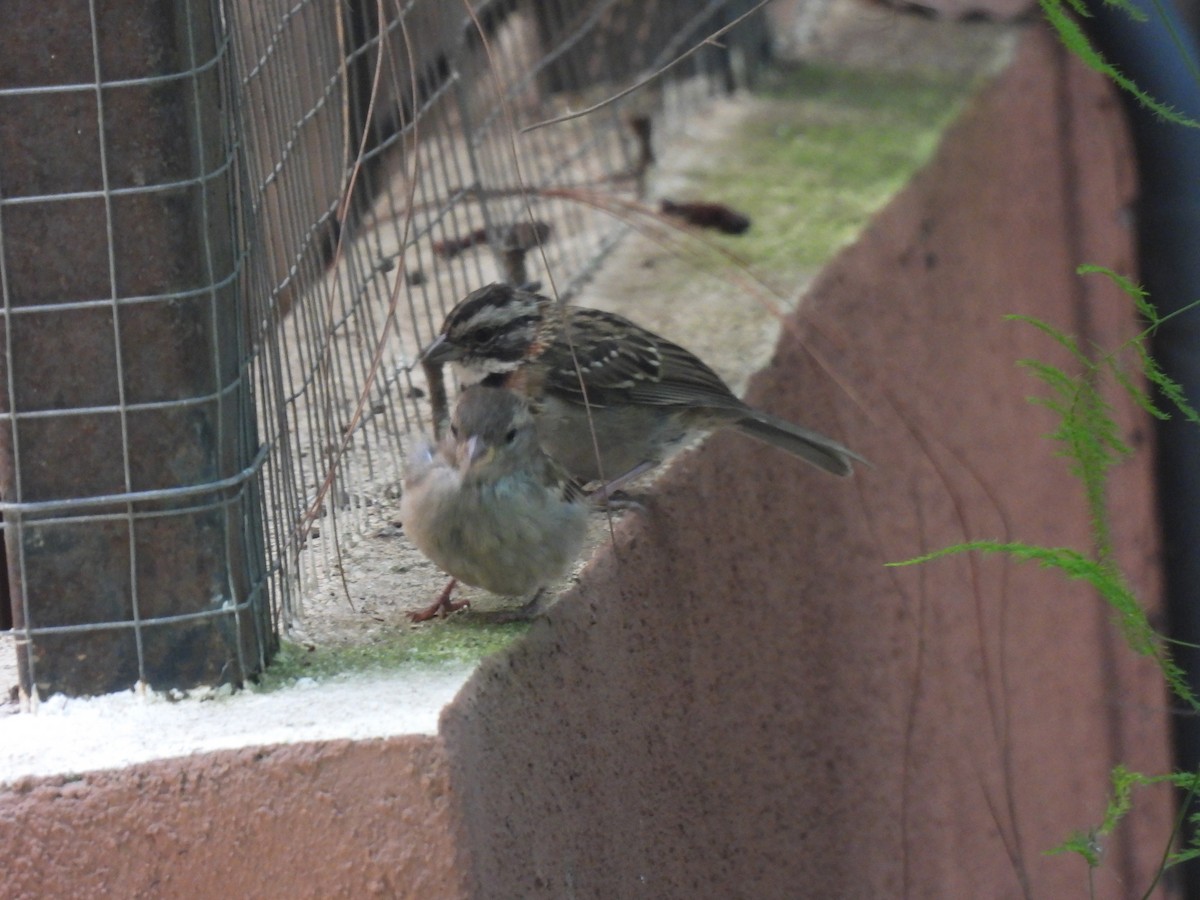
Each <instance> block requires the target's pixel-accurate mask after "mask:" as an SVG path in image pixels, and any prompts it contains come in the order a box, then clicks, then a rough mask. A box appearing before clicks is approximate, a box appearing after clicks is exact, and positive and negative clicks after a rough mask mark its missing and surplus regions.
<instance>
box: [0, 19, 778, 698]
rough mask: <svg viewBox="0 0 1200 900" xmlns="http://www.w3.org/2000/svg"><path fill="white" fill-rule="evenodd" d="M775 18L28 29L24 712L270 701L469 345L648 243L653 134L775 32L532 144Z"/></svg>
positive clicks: (4, 177) (23, 57)
mask: <svg viewBox="0 0 1200 900" xmlns="http://www.w3.org/2000/svg"><path fill="white" fill-rule="evenodd" d="M753 5H754V4H753V3H751V2H749V0H725V2H721V0H711V2H699V0H494V2H487V0H470V2H465V0H454V2H451V0H407V2H400V0H224V2H218V0H190V2H189V0H171V2H163V3H120V2H102V0H89V3H87V4H86V5H85V4H79V3H75V2H67V0H15V2H12V3H9V4H6V5H5V10H4V18H5V22H4V27H3V29H2V30H0V291H2V293H3V321H2V325H3V335H2V340H3V348H4V366H3V368H2V370H0V372H2V376H0V377H3V385H2V387H0V404H2V407H0V418H2V420H3V427H0V497H2V500H0V513H2V514H3V530H2V536H3V540H4V548H5V556H6V560H7V572H6V574H7V589H8V601H2V600H0V609H2V610H3V612H0V628H3V627H5V626H7V627H10V628H11V629H12V631H13V634H14V636H15V638H16V641H15V645H16V648H17V653H18V670H19V678H20V689H21V692H22V694H23V696H24V698H25V699H26V700H27V701H29V700H32V701H33V702H36V698H38V697H39V696H40V697H46V696H48V695H49V694H51V693H55V692H63V693H67V694H72V695H80V694H98V693H103V692H107V691H112V690H119V689H126V688H128V687H130V686H132V685H135V684H141V685H147V686H151V687H153V688H155V689H165V688H172V687H178V688H188V687H193V686H197V685H204V684H217V683H222V682H234V683H240V682H241V681H242V680H244V679H246V678H248V677H252V676H254V675H255V674H256V673H257V672H259V671H261V670H262V669H263V667H264V666H265V665H266V664H267V663H268V661H269V660H270V658H271V656H272V654H273V652H274V651H275V649H276V648H277V646H278V641H279V635H280V633H281V630H283V629H284V628H286V627H287V626H288V625H289V624H290V623H291V622H292V621H294V619H295V617H296V616H297V615H298V614H299V611H300V603H299V598H300V594H301V593H302V587H303V585H304V584H305V583H306V579H305V577H304V573H305V572H311V571H317V570H320V569H321V568H322V567H325V566H327V565H328V564H329V562H330V560H329V559H327V558H325V557H324V556H323V555H322V553H318V552H314V551H313V550H312V547H311V545H312V543H313V542H311V541H310V540H309V537H310V533H311V532H312V531H313V530H314V529H316V528H328V527H329V526H330V524H331V522H333V521H334V519H333V517H334V516H336V524H337V527H338V529H341V530H353V529H361V528H364V527H366V526H367V525H368V524H369V522H370V521H371V515H372V510H373V508H374V507H375V505H376V504H375V501H376V500H377V499H378V498H381V497H386V496H392V495H394V493H395V491H396V490H397V487H396V486H397V484H398V482H399V478H400V460H401V458H402V457H401V452H400V439H401V437H403V436H404V435H405V434H406V433H407V432H409V431H410V430H412V429H414V428H420V427H424V426H425V425H426V424H427V420H428V416H429V412H428V409H427V407H426V406H425V403H424V401H423V400H422V399H420V398H421V397H422V396H423V389H424V385H423V382H422V380H421V376H420V372H419V370H418V371H412V370H411V368H410V366H411V363H412V361H413V360H414V358H415V356H416V354H417V351H418V348H419V347H420V346H422V345H423V344H424V343H425V342H426V341H428V340H429V339H430V338H431V337H432V335H433V334H434V332H435V329H436V328H437V326H438V325H439V324H440V321H441V318H442V317H443V315H444V314H445V312H446V311H447V310H448V309H449V308H450V306H452V305H453V304H454V303H455V302H456V301H457V300H458V299H459V298H461V297H462V296H463V295H465V294H466V293H468V292H469V291H470V290H473V289H474V288H476V287H478V286H480V285H482V284H484V283H486V282H488V281H494V280H504V279H508V280H513V281H517V282H541V283H542V284H543V285H544V286H548V285H549V284H550V283H551V282H552V283H553V285H554V287H555V288H556V289H557V290H558V292H559V293H560V294H561V295H564V296H566V295H569V294H570V293H571V292H572V291H573V290H574V289H575V288H576V287H577V286H578V284H580V283H581V281H582V280H583V279H585V278H586V277H587V275H588V274H589V272H590V271H592V270H593V269H594V267H595V266H596V264H597V263H598V261H599V260H600V259H601V258H602V257H603V255H604V254H605V252H606V251H607V250H608V249H609V248H610V247H611V246H612V244H613V243H614V241H616V240H617V239H618V238H619V236H620V234H621V233H622V230H623V228H624V226H623V225H622V224H621V222H620V220H619V218H617V217H613V216H612V215H611V214H609V213H606V212H604V211H602V210H600V209H597V208H596V207H595V205H594V203H589V202H581V199H580V197H581V196H582V195H585V194H586V195H588V196H590V197H591V198H592V199H593V200H594V198H595V197H599V196H602V197H607V198H610V199H611V198H622V197H624V198H632V197H635V196H637V193H638V191H639V190H640V185H641V183H642V180H641V177H640V176H641V175H643V174H644V171H645V169H646V167H647V166H648V165H650V164H652V153H651V152H650V143H649V134H650V132H651V127H653V139H654V141H655V142H658V141H669V140H670V135H669V132H670V130H671V128H670V125H671V122H672V117H675V118H676V119H679V118H681V117H682V113H683V111H685V110H687V109H694V108H695V107H696V105H697V104H699V103H702V102H704V99H705V98H706V97H708V96H710V95H712V94H713V93H716V92H722V91H725V90H728V89H729V88H730V87H732V86H733V84H734V81H735V75H736V74H737V73H738V72H740V71H741V70H743V69H744V68H749V69H751V70H752V69H753V68H754V67H756V66H758V65H759V64H760V63H761V62H762V60H763V59H764V57H765V51H766V46H767V41H766V37H767V34H766V30H765V25H764V22H763V20H762V18H761V11H759V12H756V13H755V14H754V15H752V16H750V17H748V18H747V19H746V20H745V21H743V22H741V23H739V24H738V25H737V27H736V28H735V29H733V30H731V31H730V32H729V33H728V34H727V35H725V36H724V37H723V39H722V40H721V41H720V42H719V43H713V44H709V45H705V46H703V47H702V48H701V49H700V50H699V51H698V52H695V53H693V54H691V55H690V56H688V58H687V59H686V60H685V61H684V62H682V63H681V64H679V65H677V66H674V67H673V68H672V69H671V70H670V72H669V73H668V74H667V75H666V76H664V77H662V78H659V79H656V80H654V81H653V82H652V83H651V84H650V85H649V86H647V87H645V88H644V89H641V90H639V91H637V92H635V93H633V94H631V95H629V96H628V97H626V98H623V99H622V100H620V101H619V102H614V103H610V104H606V105H603V106H601V107H600V108H599V109H598V110H596V111H595V112H592V113H590V114H588V115H586V116H582V117H579V118H573V119H569V120H567V121H563V122H560V123H558V124H555V125H551V126H548V127H544V128H540V129H536V130H534V131H530V132H527V133H521V132H520V129H521V128H522V127H523V126H526V125H529V124H532V123H536V122H539V121H543V120H546V119H549V118H553V117H556V116H559V115H561V114H563V113H566V112H567V111H569V110H579V109H583V108H586V107H588V106H590V105H594V104H596V103H598V102H599V101H601V100H603V99H605V98H606V97H610V96H612V95H613V94H616V93H617V92H618V91H620V90H622V89H624V88H626V87H628V86H630V85H632V84H634V83H636V82H637V81H638V80H639V79H641V78H644V77H645V76H647V75H648V74H649V73H651V72H653V71H655V70H656V69H658V68H660V67H662V66H664V65H666V64H667V63H669V62H671V61H672V60H674V59H676V58H678V57H679V56H680V55H681V54H683V53H684V52H685V51H688V50H689V49H691V48H692V47H694V46H696V45H697V44H699V43H701V41H702V39H703V38H704V37H705V36H707V35H709V34H711V33H713V32H715V31H716V30H718V29H719V28H721V27H722V26H724V25H726V24H728V23H729V22H732V21H733V20H734V19H735V18H737V17H738V16H740V15H741V14H743V13H745V12H747V11H749V10H750V9H751V8H752V7H753ZM651 123H653V125H651ZM320 545H321V546H322V547H323V548H325V549H324V551H323V553H325V554H328V553H329V552H330V551H329V547H330V546H331V545H332V542H331V541H325V540H323V541H321V542H320ZM6 618H7V619H8V621H7V622H6V621H5V619H6Z"/></svg>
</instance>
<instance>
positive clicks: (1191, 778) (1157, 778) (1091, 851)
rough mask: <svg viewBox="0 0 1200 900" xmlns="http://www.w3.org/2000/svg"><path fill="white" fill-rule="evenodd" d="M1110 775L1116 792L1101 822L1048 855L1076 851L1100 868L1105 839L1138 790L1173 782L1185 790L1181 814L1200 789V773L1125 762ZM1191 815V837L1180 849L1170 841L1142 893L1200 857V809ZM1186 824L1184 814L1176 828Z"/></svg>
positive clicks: (1113, 829) (1123, 815) (1088, 862)
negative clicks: (1145, 768)
mask: <svg viewBox="0 0 1200 900" xmlns="http://www.w3.org/2000/svg"><path fill="white" fill-rule="evenodd" d="M1110 777H1111V779H1112V794H1111V795H1110V796H1109V799H1108V805H1107V806H1106V807H1105V810H1104V819H1103V821H1101V823H1100V824H1099V825H1097V826H1095V827H1093V828H1089V829H1088V830H1087V831H1076V832H1074V833H1073V834H1072V835H1071V836H1070V837H1069V838H1067V839H1066V840H1065V841H1063V842H1062V843H1061V844H1059V845H1058V846H1057V847H1052V848H1050V849H1049V850H1047V851H1046V854H1047V855H1049V856H1057V855H1061V854H1064V853H1075V854H1078V855H1079V856H1081V857H1082V858H1083V860H1084V861H1085V862H1086V863H1087V864H1088V868H1089V869H1095V868H1098V867H1099V866H1100V864H1101V863H1102V862H1103V859H1104V852H1103V847H1104V843H1103V842H1104V839H1105V838H1107V837H1108V836H1109V835H1111V834H1112V833H1113V832H1114V831H1115V830H1116V828H1117V825H1119V824H1120V822H1121V820H1122V819H1124V818H1125V814H1126V813H1128V812H1129V810H1130V809H1132V808H1133V792H1134V790H1136V789H1137V788H1143V787H1151V786H1154V785H1159V784H1170V785H1171V786H1172V787H1174V788H1176V789H1177V790H1180V791H1183V792H1184V800H1183V802H1182V803H1181V804H1180V816H1181V817H1182V816H1183V814H1184V812H1185V811H1186V810H1187V809H1189V808H1190V807H1191V805H1192V800H1193V798H1195V796H1196V794H1197V791H1200V773H1192V772H1171V773H1169V774H1167V775H1145V774H1143V773H1141V772H1134V771H1131V770H1130V769H1127V768H1126V767H1125V766H1122V765H1118V766H1116V767H1114V768H1113V770H1112V773H1111V775H1110ZM1190 819H1191V824H1192V826H1193V830H1192V834H1193V837H1192V839H1191V841H1190V842H1189V843H1188V844H1187V846H1185V847H1183V848H1182V849H1179V850H1172V849H1171V845H1170V844H1168V845H1167V849H1166V851H1165V852H1164V853H1163V857H1162V864H1161V865H1160V866H1159V869H1158V872H1157V873H1156V875H1155V878H1154V880H1153V882H1151V884H1150V885H1149V887H1147V888H1146V891H1145V893H1144V894H1143V895H1142V896H1143V897H1149V896H1150V895H1151V894H1152V893H1153V892H1154V889H1155V887H1157V885H1158V880H1159V877H1161V875H1162V873H1163V871H1165V870H1166V869H1168V868H1170V867H1171V866H1177V865H1179V864H1180V863H1184V862H1188V861H1189V860H1192V859H1196V858H1198V857H1200V827H1197V826H1200V813H1193V814H1192V816H1191V817H1190ZM1182 824H1183V822H1182V818H1180V820H1179V821H1177V822H1176V827H1175V831H1176V832H1178V831H1179V830H1180V827H1181V826H1182Z"/></svg>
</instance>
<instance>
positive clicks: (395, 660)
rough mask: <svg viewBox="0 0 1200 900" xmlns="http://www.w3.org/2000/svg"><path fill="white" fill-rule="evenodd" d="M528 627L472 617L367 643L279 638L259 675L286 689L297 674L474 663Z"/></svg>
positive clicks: (265, 686) (270, 684) (322, 675)
mask: <svg viewBox="0 0 1200 900" xmlns="http://www.w3.org/2000/svg"><path fill="white" fill-rule="evenodd" d="M528 630H529V623H528V622H511V623H504V624H496V623H493V622H488V621H486V620H483V619H481V618H479V617H472V616H471V615H463V616H455V617H453V618H451V619H448V620H446V621H437V622H431V623H428V624H425V625H422V626H421V627H420V628H414V629H411V630H407V631H404V632H400V633H397V634H394V635H392V636H389V637H388V638H385V639H383V640H380V641H377V642H375V643H371V644H365V645H347V646H341V647H315V648H312V649H309V646H307V645H302V644H297V643H294V642H292V641H287V640H285V641H283V642H282V644H281V646H280V649H279V653H278V654H277V655H276V657H275V659H274V660H273V661H272V662H271V665H270V667H269V668H268V669H267V671H266V673H265V674H264V675H263V676H262V680H261V683H260V687H261V688H262V689H264V690H272V689H275V688H280V687H286V686H287V685H290V684H293V683H295V681H296V679H298V678H317V679H320V678H327V677H329V676H332V675H337V674H340V673H344V672H369V671H376V670H385V669H386V670H389V671H394V670H396V669H401V668H405V667H410V668H414V669H419V668H429V667H432V666H440V665H444V664H446V663H475V662H478V661H479V660H481V659H483V658H484V657H485V656H489V655H490V654H492V653H495V652H496V651H498V650H502V649H503V648H505V647H507V646H508V645H509V644H510V643H512V641H513V640H515V639H516V638H517V637H519V636H521V635H522V634H524V633H525V632H526V631H528Z"/></svg>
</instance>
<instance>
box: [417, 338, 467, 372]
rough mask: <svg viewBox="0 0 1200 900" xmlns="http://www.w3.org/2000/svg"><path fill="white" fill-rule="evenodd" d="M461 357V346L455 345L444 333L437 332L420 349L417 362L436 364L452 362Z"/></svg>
mask: <svg viewBox="0 0 1200 900" xmlns="http://www.w3.org/2000/svg"><path fill="white" fill-rule="evenodd" d="M462 358H463V351H462V348H460V347H457V346H455V345H454V344H452V343H450V342H449V341H448V340H446V336H445V335H444V334H439V335H438V336H437V337H435V338H434V339H433V340H432V341H430V342H429V344H428V345H426V347H425V349H424V350H422V351H421V355H420V356H418V357H417V360H418V361H419V362H423V363H430V364H432V365H437V364H440V363H448V362H454V361H455V360H456V359H462Z"/></svg>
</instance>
